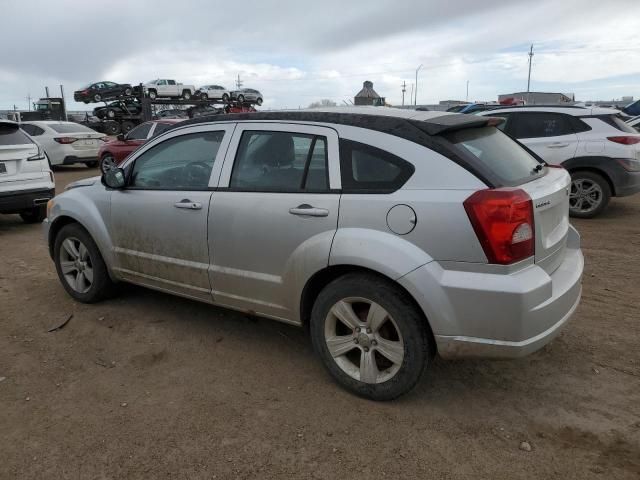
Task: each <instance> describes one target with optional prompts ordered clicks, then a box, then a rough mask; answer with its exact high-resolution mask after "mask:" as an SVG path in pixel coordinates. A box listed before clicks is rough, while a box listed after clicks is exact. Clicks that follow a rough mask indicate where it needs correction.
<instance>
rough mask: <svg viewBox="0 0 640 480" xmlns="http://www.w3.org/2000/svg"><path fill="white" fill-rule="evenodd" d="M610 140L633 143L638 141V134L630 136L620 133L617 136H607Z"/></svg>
mask: <svg viewBox="0 0 640 480" xmlns="http://www.w3.org/2000/svg"><path fill="white" fill-rule="evenodd" d="M607 140H609V141H610V142H615V143H620V144H622V145H635V144H636V143H640V135H639V136H637V137H630V136H627V135H620V136H618V137H607Z"/></svg>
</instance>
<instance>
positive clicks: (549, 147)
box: [478, 106, 640, 218]
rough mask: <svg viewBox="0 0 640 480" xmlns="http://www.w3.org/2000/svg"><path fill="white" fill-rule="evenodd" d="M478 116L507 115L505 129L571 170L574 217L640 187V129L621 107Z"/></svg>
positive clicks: (523, 109)
mask: <svg viewBox="0 0 640 480" xmlns="http://www.w3.org/2000/svg"><path fill="white" fill-rule="evenodd" d="M478 115H483V116H487V115H488V116H492V117H502V118H504V119H505V122H504V123H503V124H502V125H501V126H500V127H499V128H500V129H501V130H503V131H504V132H505V133H507V134H508V135H510V136H511V137H513V138H515V139H517V140H518V141H519V142H521V143H522V144H523V145H525V146H526V147H527V148H529V149H530V150H532V151H533V152H534V153H536V154H537V155H538V156H539V157H541V158H542V159H543V160H544V161H546V162H547V163H550V164H552V165H562V166H563V167H564V168H566V169H567V170H568V171H569V173H571V179H572V184H571V195H570V212H571V215H572V216H574V217H580V218H592V217H595V216H596V215H598V214H600V213H601V212H602V211H603V210H604V209H605V208H606V207H607V204H608V203H609V199H610V198H611V197H612V196H613V197H622V196H627V195H632V194H634V193H637V192H640V134H639V133H638V131H637V130H635V129H634V128H633V127H631V126H629V125H628V124H627V123H625V122H624V120H623V119H622V118H621V117H620V112H618V111H617V110H612V109H606V108H584V107H578V106H574V107H511V108H500V109H495V110H489V111H485V112H481V113H479V114H478Z"/></svg>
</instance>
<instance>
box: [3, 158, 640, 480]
mask: <svg viewBox="0 0 640 480" xmlns="http://www.w3.org/2000/svg"><path fill="white" fill-rule="evenodd" d="M96 173H97V171H96V170H93V171H91V170H87V169H86V168H80V167H78V168H67V169H65V170H61V171H58V172H57V175H56V177H57V183H58V188H59V190H61V189H62V187H63V186H64V185H65V184H66V183H68V182H69V181H71V180H74V179H77V178H82V177H86V176H89V175H94V174H96ZM575 224H576V225H577V227H578V229H579V230H580V233H581V234H582V240H583V247H584V253H585V257H586V262H587V267H586V273H585V278H584V296H583V300H582V304H581V306H580V308H579V310H578V312H577V314H576V316H575V317H574V319H573V321H572V322H571V323H570V325H569V327H568V328H567V330H566V331H565V332H564V333H563V334H562V335H561V336H560V337H559V338H558V339H557V340H556V341H554V342H553V343H552V344H551V345H549V346H548V347H547V348H545V349H544V350H543V351H541V352H538V353H536V354H534V355H532V356H530V357H528V358H525V359H522V360H518V361H458V362H444V361H441V360H436V362H435V363H434V364H433V365H432V368H431V369H430V371H429V372H428V374H427V375H425V377H424V379H423V380H422V382H421V383H420V385H419V386H418V388H417V389H416V390H415V391H414V392H413V393H411V394H410V395H407V396H405V397H403V398H401V399H400V400H397V401H394V402H391V403H374V402H370V401H366V400H362V399H359V398H356V397H354V396H352V395H350V394H348V393H346V392H344V391H343V390H341V389H340V388H338V387H337V386H336V385H335V384H333V383H332V381H331V380H330V379H329V377H328V376H327V374H326V373H325V372H324V371H323V369H322V367H321V365H320V362H319V361H317V360H316V359H315V358H314V355H313V354H312V350H311V347H310V344H309V342H308V341H307V338H306V337H305V335H304V333H303V332H302V331H301V330H299V329H296V328H293V327H288V326H286V325H283V324H279V323H276V322H272V321H268V320H257V319H253V318H248V317H246V316H244V315H242V314H239V313H234V312H229V311H225V310H222V309H216V308H212V307H209V306H207V305H203V304H199V303H196V302H191V301H188V300H183V299H180V298H177V297H172V296H168V295H163V294H160V293H155V292H153V291H149V290H144V289H142V288H136V287H127V288H125V289H124V291H123V294H122V295H121V296H119V297H118V298H116V299H114V300H111V301H108V302H104V303H101V304H97V305H82V304H78V303H75V302H73V301H72V300H71V299H70V298H69V296H68V295H67V294H66V293H65V292H64V290H63V289H62V287H61V285H60V283H59V282H58V279H57V277H56V274H55V271H54V267H53V263H52V262H51V260H50V258H49V256H48V253H47V249H46V246H45V244H44V242H43V239H42V237H41V229H40V226H33V225H25V224H23V223H22V222H21V220H20V218H19V217H18V216H13V215H12V216H8V215H7V216H0V252H1V253H0V258H1V261H0V329H1V336H0V377H1V378H0V432H1V435H0V477H1V478H3V479H4V478H7V479H8V478H12V479H13V478H24V479H50V478H51V479H59V478H73V479H94V478H95V479H107V478H154V479H160V478H171V479H178V478H180V479H182V478H184V479H193V478H197V479H200V478H203V479H212V478H218V479H227V478H260V479H263V478H295V479H299V478H330V479H335V478H356V477H360V476H363V477H365V478H366V477H369V476H376V477H378V478H379V477H387V478H439V479H447V478H469V479H478V478H509V479H524V478H562V479H567V478H575V479H588V478H603V479H604V478H607V479H608V478H629V479H632V478H633V479H637V478H639V477H640V328H639V322H640V299H639V296H638V295H639V294H638V291H639V289H638V286H639V285H640V196H637V197H635V198H627V199H620V200H618V199H615V200H613V201H612V205H611V208H610V209H609V211H608V213H607V214H606V215H604V216H603V217H601V218H599V219H596V220H592V221H577V222H575ZM70 314H73V318H72V319H71V320H70V322H69V323H68V324H67V325H66V327H64V328H63V329H61V330H59V331H56V332H53V333H48V332H47V330H48V329H49V328H50V327H51V326H53V325H55V324H56V323H57V322H60V321H61V320H63V319H65V318H67V316H68V315H70ZM523 441H526V442H529V444H530V445H531V447H532V450H531V451H524V450H521V449H520V448H519V447H520V444H521V442H523Z"/></svg>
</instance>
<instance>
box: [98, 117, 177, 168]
mask: <svg viewBox="0 0 640 480" xmlns="http://www.w3.org/2000/svg"><path fill="white" fill-rule="evenodd" d="M183 121H184V119H182V118H165V119H162V120H152V121H150V122H145V123H141V124H140V125H138V126H137V127H135V128H132V129H131V130H130V131H129V133H127V134H126V135H124V134H120V135H118V137H117V138H116V139H115V140H109V141H108V142H106V143H105V144H104V145H102V146H101V147H100V150H99V151H98V158H99V159H100V171H101V172H102V173H104V172H106V171H107V170H109V169H110V168H112V167H114V166H116V167H117V166H118V165H120V164H121V163H122V162H123V161H124V159H125V158H127V157H128V156H129V154H130V153H131V152H133V151H134V150H135V149H136V148H138V147H139V146H140V145H142V144H143V143H145V142H146V141H147V140H149V139H150V138H152V137H155V136H157V135H160V134H161V133H162V132H164V131H165V130H168V129H169V128H170V127H171V126H173V125H175V124H176V123H179V122H183Z"/></svg>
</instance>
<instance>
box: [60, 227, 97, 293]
mask: <svg viewBox="0 0 640 480" xmlns="http://www.w3.org/2000/svg"><path fill="white" fill-rule="evenodd" d="M59 261H60V270H61V271H62V274H63V276H64V279H65V280H66V281H67V283H68V284H69V286H70V287H71V288H72V289H73V290H74V291H75V292H78V293H86V292H88V291H89V289H90V288H91V285H92V284H93V264H92V262H91V256H90V255H89V250H87V247H85V245H84V244H83V243H82V242H81V241H80V240H78V239H77V238H75V237H68V238H66V239H65V240H64V241H63V242H62V245H61V248H60V253H59Z"/></svg>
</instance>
